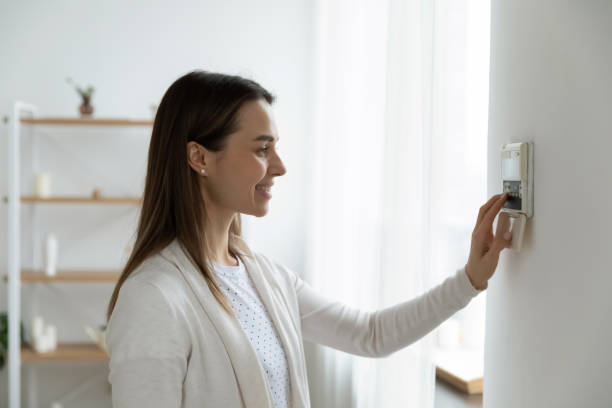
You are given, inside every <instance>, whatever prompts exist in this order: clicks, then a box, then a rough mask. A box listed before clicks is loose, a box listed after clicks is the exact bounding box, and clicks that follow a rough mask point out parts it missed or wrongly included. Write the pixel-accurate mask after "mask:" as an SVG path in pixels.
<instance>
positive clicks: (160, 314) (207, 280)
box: [105, 71, 506, 408]
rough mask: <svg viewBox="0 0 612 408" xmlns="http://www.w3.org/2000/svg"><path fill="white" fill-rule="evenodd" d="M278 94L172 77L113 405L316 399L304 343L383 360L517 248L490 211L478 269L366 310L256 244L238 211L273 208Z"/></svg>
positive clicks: (160, 116) (112, 314) (117, 294)
mask: <svg viewBox="0 0 612 408" xmlns="http://www.w3.org/2000/svg"><path fill="white" fill-rule="evenodd" d="M273 100H274V99H273V97H272V96H271V95H270V93H268V91H266V90H265V89H263V88H262V87H261V86H259V85H258V84H257V83H255V82H253V81H250V80H247V79H244V78H240V77H235V76H228V75H223V74H213V73H207V72H203V71H195V72H192V73H189V74H187V75H185V76H183V77H181V78H179V79H178V80H177V81H176V82H174V83H173V84H172V85H171V86H170V88H169V89H168V91H167V92H166V94H165V95H164V97H163V98H162V101H161V104H160V106H159V109H158V111H157V115H156V117H155V122H154V126H153V134H152V137H151V144H150V148H149V161H148V166H147V176H146V181H145V192H144V200H143V207H142V211H141V215H140V222H139V226H138V235H137V239H136V244H135V248H134V251H133V253H132V254H131V256H130V258H129V260H128V262H127V264H126V266H125V269H124V271H123V273H122V275H121V277H120V279H119V282H118V283H117V285H116V287H115V291H114V293H113V296H112V298H111V300H110V304H109V309H108V324H107V330H106V336H105V340H106V347H107V350H108V352H109V355H110V363H109V368H110V371H109V377H108V380H109V382H110V383H111V385H112V400H113V406H114V407H115V408H117V407H134V406H137V407H141V406H142V407H150V408H156V407H159V408H161V407H164V408H167V407H177V408H178V407H183V408H195V407H220V406H223V407H227V408H244V407H246V408H273V407H274V408H287V407H293V408H306V407H310V396H309V385H308V377H307V372H306V359H305V352H304V345H303V341H304V340H309V341H312V342H315V343H319V344H323V345H326V346H329V347H333V348H336V349H338V350H342V351H344V352H347V353H351V354H355V355H360V356H367V357H385V356H388V355H390V354H391V353H394V352H395V351H397V350H400V349H401V348H404V347H406V346H408V345H410V344H412V343H413V342H415V341H417V340H419V339H420V338H422V337H423V336H425V335H426V334H427V333H429V332H430V331H431V330H433V329H434V328H435V327H436V326H438V325H439V324H440V323H442V322H443V321H444V320H445V319H447V318H448V317H449V316H451V315H452V314H453V313H455V312H456V311H458V310H459V309H461V308H463V307H464V306H465V305H467V303H469V301H470V300H471V299H472V298H473V297H474V296H476V295H477V294H478V293H479V292H480V291H481V290H479V289H481V288H485V287H486V281H487V280H488V279H489V278H490V277H491V275H492V273H493V270H494V268H495V265H496V261H497V257H498V256H499V252H500V251H501V249H503V247H504V246H505V245H506V243H504V242H502V241H500V240H499V239H498V238H496V239H495V240H494V241H493V240H492V239H493V237H490V236H489V235H488V231H489V229H490V225H491V222H492V220H493V217H494V216H495V214H496V213H497V212H498V211H499V210H500V208H501V206H502V205H503V201H504V198H499V197H497V199H491V200H490V201H489V202H488V203H487V204H486V205H485V206H483V207H482V208H481V212H480V214H479V217H478V225H477V228H476V229H475V232H474V235H473V237H474V245H473V251H474V254H473V256H471V257H470V260H469V262H468V265H467V266H466V268H462V269H460V270H458V271H457V272H456V273H455V275H453V276H451V277H448V278H447V279H446V280H445V281H444V282H442V283H441V284H439V285H438V286H436V287H435V288H433V289H431V290H429V291H428V292H427V293H424V294H422V295H421V296H419V297H417V298H415V299H409V300H406V301H404V302H401V303H399V304H396V305H393V306H391V307H388V308H385V309H383V310H379V311H372V312H370V311H364V310H359V309H357V308H354V307H351V306H349V305H347V304H343V303H341V302H339V301H336V300H334V299H330V298H326V297H324V296H322V295H320V294H319V293H317V292H316V291H315V290H314V289H313V288H312V287H310V286H309V285H308V284H307V283H306V282H304V281H303V280H302V279H301V278H300V277H299V276H298V275H297V274H296V273H295V272H293V271H292V270H290V269H289V268H287V267H285V266H284V265H282V264H280V263H278V262H275V261H274V260H272V259H270V258H268V257H267V256H265V255H264V254H262V253H259V252H257V251H252V250H251V249H250V247H249V245H248V244H247V243H246V241H245V240H244V239H243V238H242V236H241V224H240V214H241V213H244V214H252V215H255V216H258V217H261V216H264V215H265V214H266V213H267V211H268V203H269V201H270V198H271V194H270V188H271V186H272V184H273V183H274V179H275V178H276V177H279V176H282V175H284V174H285V173H286V169H285V166H284V164H283V162H282V160H281V158H280V157H279V155H278V151H277V143H278V140H279V137H278V131H277V128H276V125H275V121H274V115H273V112H272V109H271V104H272V102H273Z"/></svg>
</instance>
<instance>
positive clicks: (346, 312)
mask: <svg viewBox="0 0 612 408" xmlns="http://www.w3.org/2000/svg"><path fill="white" fill-rule="evenodd" d="M294 279H295V280H294V283H295V288H296V292H297V295H298V303H299V308H300V317H301V322H302V336H303V337H304V339H305V340H309V341H313V342H315V343H320V344H323V345H326V346H329V347H333V348H336V349H339V350H342V351H345V352H347V353H351V354H357V355H360V356H366V357H385V356H388V355H389V354H391V353H393V352H395V351H397V350H399V349H402V348H404V347H406V346H408V345H410V344H412V343H413V342H415V341H417V340H419V339H420V338H422V337H423V336H425V335H426V334H427V333H429V332H430V331H431V330H433V329H435V328H436V327H437V326H438V325H440V324H441V323H442V322H444V321H445V320H446V319H448V318H449V317H450V316H452V315H453V314H454V313H455V312H457V311H458V310H460V309H462V308H463V307H465V306H466V305H467V304H468V303H469V302H470V300H471V299H472V298H473V297H474V296H476V295H477V294H478V293H480V292H481V291H479V290H476V289H475V288H474V287H473V286H472V284H471V283H470V280H469V278H468V276H467V274H466V272H465V268H462V269H459V270H458V271H457V272H456V273H455V274H454V275H453V276H450V277H448V278H446V279H445V280H444V282H442V283H440V284H439V285H437V286H435V287H434V288H432V289H430V290H429V291H427V292H426V293H424V294H422V295H420V296H418V297H416V298H414V299H411V300H408V301H405V302H402V303H399V304H397V305H394V306H391V307H388V308H386V309H382V310H379V311H375V312H369V311H362V310H359V309H356V308H353V307H350V306H348V305H346V304H343V303H341V302H338V301H334V300H332V299H329V298H326V297H324V296H322V295H320V294H318V293H317V292H316V291H315V290H314V289H313V288H312V287H311V286H310V285H308V284H307V283H306V282H304V281H303V280H302V279H300V278H299V277H298V276H297V275H295V274H294Z"/></svg>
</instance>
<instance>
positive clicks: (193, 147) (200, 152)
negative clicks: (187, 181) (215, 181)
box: [187, 141, 208, 174]
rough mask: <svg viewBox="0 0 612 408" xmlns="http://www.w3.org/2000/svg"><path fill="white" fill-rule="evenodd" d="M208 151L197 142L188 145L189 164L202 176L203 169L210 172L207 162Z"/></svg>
mask: <svg viewBox="0 0 612 408" xmlns="http://www.w3.org/2000/svg"><path fill="white" fill-rule="evenodd" d="M205 153H206V149H205V148H204V147H203V146H202V145H200V144H199V143H197V142H193V141H192V142H188V143H187V162H188V163H189V167H191V168H192V169H193V170H194V171H195V172H196V173H198V174H201V173H202V169H204V170H205V172H206V171H208V169H207V168H206V162H205Z"/></svg>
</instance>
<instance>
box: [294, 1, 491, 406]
mask: <svg viewBox="0 0 612 408" xmlns="http://www.w3.org/2000/svg"><path fill="white" fill-rule="evenodd" d="M485 23H486V24H485ZM483 24H485V25H484V26H483ZM472 25H474V26H477V27H479V28H476V29H475V28H474V27H473V26H472ZM315 35H316V48H315V49H316V52H315V55H314V61H315V89H314V92H315V106H314V119H315V126H314V134H313V143H312V146H311V151H310V152H308V156H309V157H310V158H311V160H312V174H313V179H312V180H313V183H312V185H311V186H310V198H311V200H310V207H309V210H310V214H309V216H310V219H309V220H310V222H309V226H310V227H309V230H308V240H307V242H308V248H307V259H306V274H305V279H306V280H307V281H309V282H310V283H311V284H312V286H313V287H314V288H315V289H317V290H318V291H320V292H321V293H322V294H325V295H328V296H330V297H333V298H335V299H338V300H340V301H343V302H345V303H348V304H350V305H352V306H355V307H359V308H361V309H364V310H375V309H381V308H384V307H387V306H391V305H393V304H396V303H399V302H402V301H405V300H408V299H411V298H413V297H416V296H418V295H420V294H421V293H423V292H424V291H426V290H427V289H428V288H430V287H431V286H433V285H435V284H437V283H439V282H441V281H442V280H443V278H444V277H446V276H449V275H451V274H453V273H454V272H455V271H456V269H458V268H460V267H462V266H463V265H464V264H465V262H466V261H467V256H468V251H469V242H470V241H469V240H470V237H471V231H472V228H473V223H474V222H475V220H476V215H477V212H478V208H479V207H480V205H482V204H483V203H484V201H486V200H484V199H485V194H486V183H485V177H486V175H485V161H484V160H485V157H486V114H487V111H486V109H487V99H486V98H487V92H488V88H487V81H488V79H487V72H488V1H487V2H486V3H485V2H483V1H476V0H474V1H470V0H465V1H450V0H449V1H434V0H387V1H364V0H360V1H354V0H352V1H340V0H338V1H326V0H319V1H318V2H317V7H316V13H315ZM482 36H484V37H485V39H484V40H483V38H482ZM483 54H486V55H483ZM483 86H484V88H483ZM480 309H482V307H480ZM474 315H475V316H476V317H475V318H473V319H472V320H471V321H475V322H476V323H475V324H472V325H471V326H470V327H471V329H470V330H472V331H474V330H476V332H478V330H479V327H484V326H483V325H484V321H483V315H482V313H475V314H474ZM464 320H465V321H466V322H467V321H470V319H464ZM479 325H480V326H479ZM468 326H469V325H464V327H468ZM466 337H469V336H466ZM472 337H473V336H472ZM434 342H435V332H432V333H430V334H429V335H427V336H426V337H424V338H423V339H421V340H420V341H418V342H416V343H414V344H412V345H410V346H409V347H407V348H405V349H403V350H400V351H398V352H397V353H394V354H392V355H391V356H389V357H387V358H383V359H370V358H364V357H358V356H353V355H349V354H346V353H343V352H341V351H337V350H333V349H329V348H326V347H322V346H314V345H310V346H308V345H307V357H308V366H309V381H310V386H311V398H312V404H313V406H314V407H334V408H341V407H374V406H377V407H400V406H401V407H420V408H421V407H432V406H433V395H434V384H435V367H434V365H433V363H432V351H433V347H434Z"/></svg>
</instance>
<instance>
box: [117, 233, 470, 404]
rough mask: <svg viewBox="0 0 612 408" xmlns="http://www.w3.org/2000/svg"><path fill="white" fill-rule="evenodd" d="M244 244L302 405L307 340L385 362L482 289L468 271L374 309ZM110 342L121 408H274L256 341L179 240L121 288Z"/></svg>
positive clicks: (305, 389) (294, 392) (297, 401)
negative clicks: (325, 291) (335, 294)
mask: <svg viewBox="0 0 612 408" xmlns="http://www.w3.org/2000/svg"><path fill="white" fill-rule="evenodd" d="M237 238H238V241H239V243H240V249H241V250H242V251H244V252H245V253H246V254H247V256H246V257H243V258H242V259H243V262H244V265H245V267H246V269H247V272H248V273H249V276H250V277H251V279H252V281H253V283H254V285H255V288H256V289H257V291H258V293H259V295H260V298H261V301H262V303H263V304H264V306H265V307H266V309H267V311H268V313H269V314H270V318H271V319H272V322H273V324H274V325H275V327H276V329H277V331H278V334H279V336H280V339H281V341H282V345H283V348H284V350H285V354H286V357H287V362H288V367H289V375H290V381H291V390H292V395H291V403H292V406H293V407H294V408H302V407H310V397H309V391H308V380H307V376H306V363H305V356H304V348H303V340H304V339H305V340H310V341H313V342H317V343H320V344H324V345H327V346H330V347H334V348H337V349H339V350H343V351H345V352H348V353H352V354H357V355H362V356H369V357H383V356H387V355H389V354H391V353H393V352H395V351H397V350H399V349H401V348H403V347H405V346H407V345H409V344H411V343H413V342H414V341H416V340H418V339H420V338H421V337H423V336H425V335H426V334H427V333H429V332H430V331H431V330H432V329H434V328H435V327H437V326H438V325H439V324H440V323H442V322H443V321H444V320H446V319H447V318H448V317H450V316H452V315H453V314H454V313H455V312H456V311H458V310H459V309H461V308H463V307H464V306H466V305H467V304H468V303H469V301H470V300H471V299H472V298H473V297H474V296H476V295H477V294H478V293H480V292H481V291H478V290H476V289H475V288H474V287H473V286H472V285H471V284H470V281H469V279H468V277H467V275H466V273H465V270H464V269H463V268H462V269H459V270H458V271H457V272H456V273H455V274H454V275H452V276H450V277H448V278H447V279H446V280H445V281H444V282H442V283H441V284H439V285H438V286H436V287H434V288H432V289H430V290H429V291H427V292H426V293H424V294H422V295H421V296H419V297H417V298H415V299H411V300H407V301H406V302H403V303H400V304H397V305H395V306H392V307H389V308H386V309H383V310H380V311H375V312H369V311H367V312H366V311H362V310H359V309H356V308H352V307H350V306H348V305H345V304H342V303H340V302H337V301H334V300H332V299H329V298H326V297H323V296H321V295H319V294H318V293H316V292H315V291H314V290H313V289H312V288H311V287H310V286H309V285H308V284H307V283H305V282H304V281H303V280H302V279H300V278H299V277H298V276H297V274H295V273H294V272H293V271H291V270H290V269H288V268H287V267H285V266H283V265H281V264H279V263H277V262H274V261H272V260H270V259H269V258H268V257H266V256H264V255H263V254H261V253H259V252H253V251H251V249H250V248H249V246H248V245H247V243H246V242H245V241H244V240H243V239H242V238H240V237H237ZM106 346H107V349H108V351H109V355H110V362H109V368H110V373H109V376H108V380H109V382H110V383H111V386H112V401H113V406H114V407H115V408H123V407H149V408H157V407H159V408H161V407H164V408H172V407H183V408H196V407H198V408H202V407H224V408H242V407H246V408H265V407H269V408H273V403H272V398H271V395H270V391H269V390H268V387H267V383H266V379H265V372H264V370H263V368H262V366H261V364H260V363H259V361H258V358H257V355H256V353H255V351H254V349H253V347H252V346H251V344H250V341H249V339H248V337H247V336H246V334H245V333H244V331H243V330H242V327H241V326H240V324H239V322H238V321H237V320H236V319H235V318H233V317H230V316H229V315H228V314H227V313H226V312H225V310H224V309H222V307H221V306H220V304H219V303H218V302H217V300H216V299H215V297H214V296H213V295H212V293H211V292H210V290H209V288H208V285H207V284H206V282H205V280H204V278H203V277H202V275H201V274H200V272H198V270H197V269H196V268H195V266H194V265H193V263H192V262H191V261H190V259H189V257H188V256H187V253H186V252H185V251H184V250H183V249H182V248H181V246H180V244H179V242H178V241H177V240H176V239H175V240H174V241H172V243H171V244H170V245H168V246H167V247H166V248H164V249H163V250H162V251H160V252H159V253H157V254H155V255H153V256H151V257H149V258H147V260H146V261H145V262H143V263H142V264H141V265H140V266H139V267H138V268H136V269H135V270H134V271H133V272H132V274H131V275H130V276H129V277H128V279H126V281H125V282H124V284H123V285H122V287H121V290H120V291H119V296H118V298H117V303H116V305H115V308H114V310H113V313H112V315H111V318H110V319H109V322H108V325H107V330H106Z"/></svg>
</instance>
